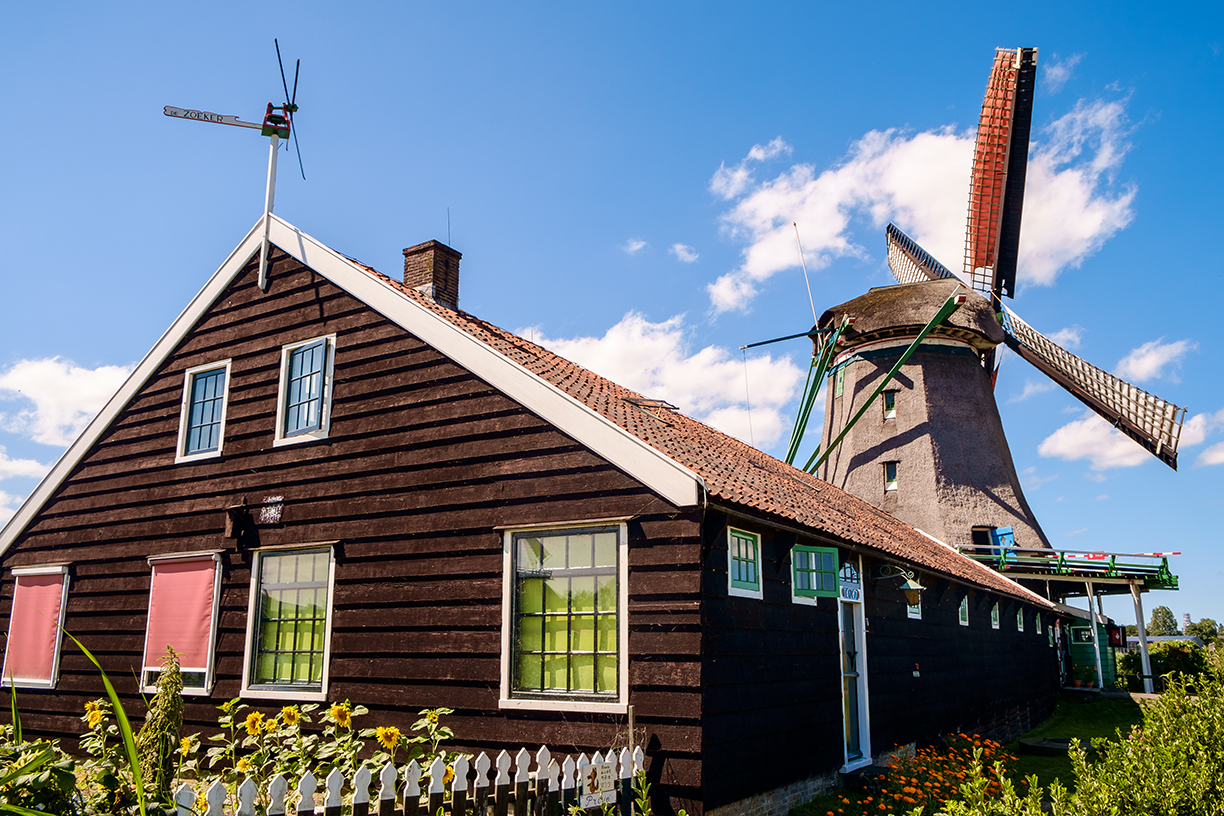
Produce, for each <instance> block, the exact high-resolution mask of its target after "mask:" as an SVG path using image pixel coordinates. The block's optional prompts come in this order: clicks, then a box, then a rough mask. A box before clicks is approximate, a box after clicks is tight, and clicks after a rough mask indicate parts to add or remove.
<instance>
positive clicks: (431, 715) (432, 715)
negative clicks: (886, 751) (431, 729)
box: [429, 711, 438, 725]
mask: <svg viewBox="0 0 1224 816" xmlns="http://www.w3.org/2000/svg"><path fill="white" fill-rule="evenodd" d="M437 721H438V712H436V711H431V712H429V722H430V724H431V725H432V724H434V723H436V722H437Z"/></svg>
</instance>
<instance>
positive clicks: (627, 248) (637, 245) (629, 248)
mask: <svg viewBox="0 0 1224 816" xmlns="http://www.w3.org/2000/svg"><path fill="white" fill-rule="evenodd" d="M646 246H647V244H646V242H645V241H643V240H641V239H640V238H630V239H629V240H628V241H626V242H625V243H624V245H622V246H621V249H622V250H623V251H624V253H625V254H626V255H636V254H637V253H638V252H640V251H641V250H643V249H645V248H646Z"/></svg>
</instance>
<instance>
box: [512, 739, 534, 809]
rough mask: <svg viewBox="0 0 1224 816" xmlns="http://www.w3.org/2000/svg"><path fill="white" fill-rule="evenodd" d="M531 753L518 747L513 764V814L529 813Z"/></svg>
mask: <svg viewBox="0 0 1224 816" xmlns="http://www.w3.org/2000/svg"><path fill="white" fill-rule="evenodd" d="M530 787H531V754H529V753H527V749H526V748H520V749H519V752H518V755H517V756H516V757H515V765H514V816H529V814H530V813H531V792H530Z"/></svg>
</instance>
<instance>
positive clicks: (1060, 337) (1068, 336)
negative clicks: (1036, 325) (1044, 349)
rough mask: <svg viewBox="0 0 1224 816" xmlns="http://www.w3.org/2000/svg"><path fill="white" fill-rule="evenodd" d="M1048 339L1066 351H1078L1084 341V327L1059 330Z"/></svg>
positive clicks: (1048, 335)
mask: <svg viewBox="0 0 1224 816" xmlns="http://www.w3.org/2000/svg"><path fill="white" fill-rule="evenodd" d="M1046 337H1048V338H1050V340H1052V341H1054V342H1055V343H1057V344H1058V345H1060V346H1062V347H1063V348H1065V349H1077V348H1079V345H1080V343H1082V342H1083V340H1084V327H1083V326H1069V327H1067V328H1065V329H1059V330H1058V331H1056V332H1053V333H1052V334H1047V335H1046Z"/></svg>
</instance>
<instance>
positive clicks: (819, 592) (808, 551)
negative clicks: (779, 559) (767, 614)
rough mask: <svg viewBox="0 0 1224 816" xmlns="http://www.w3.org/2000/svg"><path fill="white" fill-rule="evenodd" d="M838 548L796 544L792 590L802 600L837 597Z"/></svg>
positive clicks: (792, 559)
mask: <svg viewBox="0 0 1224 816" xmlns="http://www.w3.org/2000/svg"><path fill="white" fill-rule="evenodd" d="M837 572H838V566H837V548H836V547H808V546H806V545H803V544H796V545H795V547H794V549H792V550H791V573H792V588H793V590H794V593H795V595H797V596H799V597H801V598H836V597H837Z"/></svg>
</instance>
